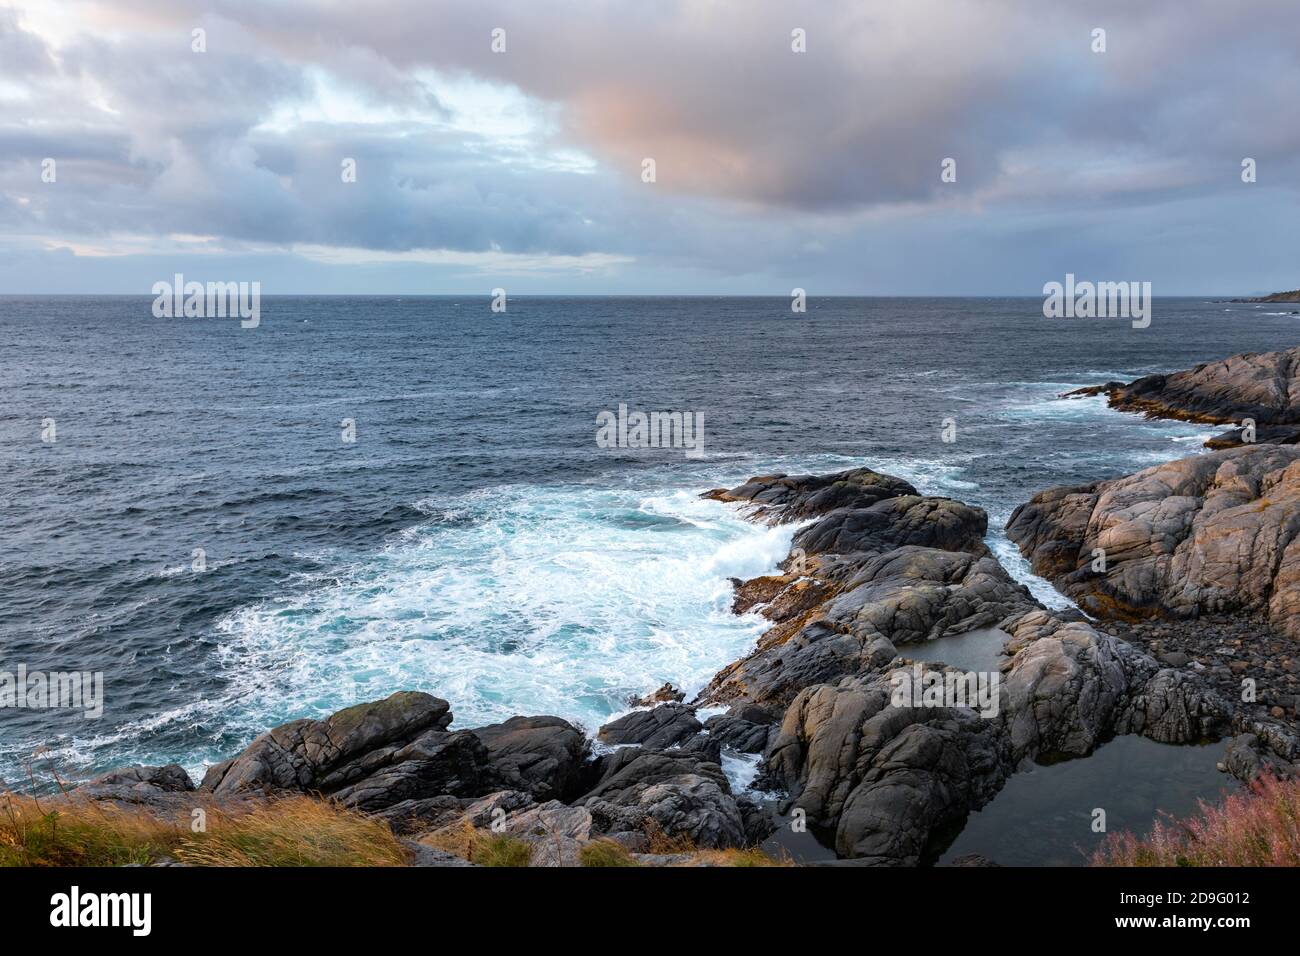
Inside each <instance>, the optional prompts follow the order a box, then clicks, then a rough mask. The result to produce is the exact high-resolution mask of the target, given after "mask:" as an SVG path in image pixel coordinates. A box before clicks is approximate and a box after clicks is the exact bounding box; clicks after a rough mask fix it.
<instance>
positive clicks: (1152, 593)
mask: <svg viewBox="0 0 1300 956" xmlns="http://www.w3.org/2000/svg"><path fill="white" fill-rule="evenodd" d="M1297 359H1300V349H1296V350H1290V351H1288V352H1280V353H1270V354H1269V355H1265V356H1249V355H1248V356H1235V357H1233V358H1232V359H1228V360H1226V361H1224V362H1221V363H1215V364H1214V365H1213V366H1209V365H1206V366H1198V367H1197V368H1196V369H1193V370H1190V371H1189V372H1185V373H1177V374H1175V375H1170V376H1148V377H1147V378H1145V379H1140V380H1138V381H1137V382H1135V383H1130V384H1129V385H1120V384H1119V383H1110V384H1109V385H1107V386H1101V387H1098V389H1094V391H1098V390H1106V391H1107V392H1108V394H1109V395H1110V399H1111V403H1112V404H1113V405H1116V407H1125V408H1129V409H1131V410H1138V411H1143V412H1144V413H1146V414H1148V415H1153V414H1161V415H1168V416H1171V417H1185V418H1193V419H1195V420H1217V421H1228V420H1232V419H1233V418H1234V417H1235V416H1238V415H1241V414H1244V413H1246V412H1249V413H1250V414H1252V415H1255V416H1258V420H1259V421H1260V422H1261V423H1266V424H1281V425H1290V424H1291V423H1292V422H1291V420H1292V419H1293V418H1294V419H1295V421H1296V424H1297V426H1300V380H1297V372H1296V369H1297V368H1298V367H1300V362H1297ZM1293 394H1294V396H1295V397H1294V399H1293V398H1292V396H1293ZM704 496H705V497H708V498H711V499H713V500H716V501H720V502H725V503H730V504H734V505H737V506H739V507H740V508H741V509H742V510H743V511H744V513H745V514H746V515H747V516H748V517H749V518H750V519H752V520H754V521H758V522H763V523H767V524H772V525H775V524H784V523H793V522H797V523H799V524H800V525H801V527H800V528H799V529H798V530H797V531H796V533H795V534H794V535H793V540H792V545H791V549H790V553H789V555H788V556H787V558H786V559H785V560H784V561H783V562H782V564H781V565H780V567H779V569H778V571H779V573H775V574H769V575H763V576H760V577H757V578H753V579H750V580H747V581H740V580H737V581H734V584H735V602H734V610H735V611H736V613H746V612H757V613H759V614H761V615H762V616H764V617H765V618H767V619H768V621H769V622H770V624H771V626H770V627H769V628H768V629H767V630H766V631H765V632H764V634H763V635H762V636H761V637H760V638H759V639H758V641H757V643H756V646H755V647H754V649H753V650H752V651H751V652H750V653H749V654H747V655H746V656H745V657H743V658H741V659H740V660H738V661H735V662H733V663H732V664H730V665H728V666H727V667H725V668H723V669H722V670H721V671H720V672H719V673H718V674H717V675H715V676H714V678H713V679H712V680H711V681H710V682H709V683H708V685H707V686H706V687H704V688H703V689H702V690H701V691H700V692H699V693H698V694H697V695H696V696H695V697H694V699H692V700H691V701H689V702H687V701H686V700H685V695H684V694H682V692H681V691H679V690H678V689H676V688H674V687H672V686H671V685H664V686H663V687H661V688H659V689H658V690H657V691H654V692H652V693H649V694H647V696H646V697H644V698H641V699H639V700H637V701H632V702H630V703H631V704H633V705H634V706H635V708H636V709H633V710H631V711H630V712H629V713H627V714H625V715H623V716H621V717H619V718H617V719H615V720H612V721H611V722H609V723H607V724H606V725H604V726H603V727H601V728H599V730H598V731H597V732H596V734H595V735H594V738H589V737H588V736H587V734H586V733H585V732H584V731H583V730H582V729H581V728H579V727H576V726H574V725H573V724H571V723H569V722H568V721H565V720H563V719H561V718H559V717H553V716H519V717H514V718H512V719H510V720H507V721H505V722H503V723H500V724H494V725H490V726H487V727H479V728H474V729H468V730H463V729H462V730H453V729H452V728H451V725H452V712H451V705H450V704H449V703H448V702H447V701H444V700H440V699H438V698H436V697H433V696H430V695H428V694H425V693H419V692H414V691H402V692H398V693H395V694H393V695H392V696H390V697H388V698H386V699H384V700H381V701H374V702H369V703H364V704H359V705H357V706H355V707H351V708H348V709H346V710H343V711H340V712H338V713H336V714H334V715H332V716H330V717H328V718H326V719H324V720H297V721H292V722H290V723H288V724H285V725H283V726H281V727H277V728H274V729H273V730H270V731H268V732H267V733H265V734H263V735H262V736H261V737H258V738H257V739H256V740H255V741H253V742H252V743H251V744H250V745H249V746H248V747H247V748H246V749H245V750H244V751H243V752H242V753H240V754H239V755H237V756H235V757H234V758H232V759H230V760H226V761H223V762H221V763H219V764H217V765H215V766H213V767H211V768H210V769H209V770H208V772H207V773H206V775H205V776H204V779H203V781H202V782H201V783H200V784H199V785H198V786H196V785H195V784H194V783H193V781H191V780H190V779H189V777H188V776H187V775H186V774H185V772H184V770H182V769H181V768H179V767H177V766H175V765H172V766H168V767H136V768H129V769H126V770H122V771H117V772H114V773H110V774H106V775H104V776H102V777H99V778H97V779H95V780H92V781H90V782H88V783H86V784H84V785H82V786H81V787H79V788H77V789H76V790H75V791H73V792H72V794H71V796H69V797H68V799H77V800H91V801H96V802H107V803H112V804H116V805H119V806H128V807H134V808H139V809H142V810H145V811H147V812H150V813H153V814H157V815H161V816H170V817H176V818H185V817H188V815H189V814H190V813H191V812H192V811H193V808H195V807H196V806H199V807H202V806H210V807H216V808H221V809H225V810H230V809H239V808H254V809H255V808H256V807H257V806H258V805H259V804H261V803H262V802H264V801H268V800H273V799H276V798H279V797H282V796H285V795H293V794H306V795H312V796H317V797H321V798H325V799H328V800H330V801H332V802H333V803H335V804H337V805H338V806H340V807H343V808H345V809H348V810H354V811H358V812H361V813H364V814H367V815H370V816H372V817H375V818H378V819H381V820H384V821H386V823H387V824H388V825H389V826H390V827H391V829H392V830H393V832H394V833H396V834H398V835H399V836H401V837H402V838H403V839H404V840H405V841H406V843H405V845H406V846H407V848H408V850H409V851H410V853H411V854H412V859H413V861H414V862H415V863H416V864H418V865H469V864H468V863H467V861H466V860H465V859H463V858H462V857H461V855H457V854H456V853H454V852H448V851H447V850H446V849H445V847H447V846H449V845H454V844H455V842H456V841H455V839H453V838H454V837H455V836H456V834H463V833H465V832H466V831H467V830H468V831H469V832H471V833H491V834H499V835H505V836H509V837H511V838H514V839H516V840H519V841H522V842H524V843H527V844H528V845H529V846H530V847H531V848H532V849H531V865H550V866H556V865H580V864H581V862H582V860H583V854H584V852H585V849H584V848H588V847H590V846H591V845H592V844H593V842H595V841H606V843H609V844H616V845H617V846H618V847H619V852H620V853H626V854H627V855H628V857H629V859H631V860H633V861H635V862H639V863H643V864H664V863H672V862H682V861H683V860H690V859H692V854H698V853H699V852H700V851H705V850H713V851H725V850H728V849H733V850H734V849H737V848H748V847H755V846H757V845H759V844H761V843H762V842H763V841H764V840H766V839H768V838H769V837H770V836H771V835H772V834H773V833H774V832H775V831H776V830H777V829H778V827H784V826H789V825H790V821H792V820H797V821H800V823H801V825H806V827H807V829H808V830H809V831H811V832H813V833H815V834H817V835H818V836H819V837H820V839H821V840H823V841H824V842H825V843H826V844H828V845H830V846H832V847H833V848H834V852H835V854H836V856H837V857H839V858H840V859H842V860H845V861H851V862H853V863H856V864H861V865H917V864H919V863H920V862H922V861H923V860H925V859H927V858H928V856H927V852H928V851H929V850H930V849H931V848H932V847H933V845H934V842H935V840H936V839H938V838H939V837H940V835H941V834H942V833H944V832H949V833H950V832H951V831H952V829H953V828H954V827H957V826H960V825H961V824H962V822H963V820H964V819H965V817H966V816H967V815H968V814H969V813H971V812H972V811H975V810H978V809H980V808H981V807H983V806H984V805H986V804H987V803H988V802H989V801H990V800H991V799H992V798H993V797H994V796H995V795H996V794H997V793H998V791H999V790H1000V789H1001V787H1002V786H1003V784H1004V783H1005V782H1006V780H1007V779H1008V778H1009V777H1010V776H1011V775H1013V774H1015V773H1017V772H1018V771H1020V770H1023V769H1025V768H1027V767H1029V766H1032V765H1033V764H1034V763H1035V762H1041V761H1053V760H1059V759H1063V758H1071V757H1085V756H1087V755H1088V754H1090V753H1092V752H1093V751H1094V750H1095V749H1096V748H1097V747H1098V746H1100V745H1102V744H1104V743H1105V742H1106V741H1107V740H1109V739H1111V738H1112V737H1113V736H1115V735H1121V734H1138V735H1142V736H1145V737H1149V738H1151V739H1153V740H1156V741H1160V742H1164V743H1170V744H1188V743H1200V742H1204V741H1206V740H1224V741H1226V742H1227V747H1226V749H1225V752H1224V757H1223V760H1222V761H1221V763H1220V769H1222V770H1224V771H1225V772H1227V773H1230V774H1232V775H1234V776H1236V777H1238V778H1239V779H1241V780H1247V781H1248V780H1251V779H1252V778H1253V777H1254V776H1255V775H1257V774H1259V773H1261V772H1263V771H1269V772H1271V773H1273V774H1277V775H1281V776H1291V775H1295V774H1296V773H1297V771H1300V764H1298V763H1297V761H1298V760H1300V736H1298V735H1297V707H1298V706H1300V643H1298V642H1300V447H1294V446H1287V445H1279V444H1254V445H1243V446H1240V447H1232V448H1227V449H1224V450H1219V451H1212V452H1209V453H1206V454H1202V455H1197V456H1193V457H1191V458H1187V459H1183V460H1181V461H1174V462H1170V463H1168V464H1165V465H1160V466H1157V467H1155V468H1150V469H1147V470H1146V471H1143V472H1140V473H1138V474H1136V475H1130V476H1126V477H1122V478H1115V479H1109V480H1106V481H1098V482H1094V483H1092V484H1089V485H1085V486H1080V487H1073V488H1051V489H1047V490H1045V491H1043V492H1040V493H1039V494H1037V495H1035V496H1034V497H1033V498H1032V499H1031V500H1030V501H1028V502H1026V503H1025V504H1024V505H1022V506H1021V507H1020V508H1018V509H1017V510H1016V511H1015V513H1014V514H1013V515H1012V517H1011V520H1010V522H1009V524H1008V529H1007V533H1008V536H1009V537H1010V538H1011V540H1012V541H1013V542H1015V543H1016V544H1017V545H1018V546H1019V547H1020V549H1021V550H1022V552H1023V553H1024V554H1025V556H1026V557H1027V558H1028V559H1029V561H1030V564H1031V566H1032V568H1033V570H1034V572H1035V573H1036V574H1039V575H1041V576H1043V577H1045V578H1047V579H1049V580H1051V581H1052V582H1053V583H1054V584H1055V585H1056V587H1057V588H1058V589H1059V590H1060V591H1061V592H1062V593H1064V594H1066V595H1068V596H1070V597H1071V598H1073V599H1074V600H1075V601H1077V602H1078V605H1079V607H1080V608H1082V610H1083V611H1084V612H1085V614H1079V613H1077V612H1068V613H1066V612H1053V611H1049V610H1047V609H1046V608H1044V607H1043V606H1042V605H1041V604H1039V602H1038V601H1036V600H1035V599H1034V598H1033V596H1032V595H1031V594H1030V592H1029V590H1028V589H1027V588H1026V587H1025V586H1024V585H1022V584H1020V583H1018V582H1017V581H1015V580H1014V579H1013V578H1012V577H1011V575H1010V574H1008V572H1007V571H1006V569H1005V568H1003V566H1002V565H1001V564H1000V563H999V562H998V560H997V559H996V557H994V555H993V554H992V553H991V552H990V551H989V549H988V547H987V546H986V544H985V542H984V539H985V535H986V533H987V531H988V518H987V515H986V514H985V513H984V511H983V510H981V509H979V508H976V507H972V506H969V505H966V504H964V503H962V502H960V501H955V500H953V499H949V498H942V497H933V496H926V495H922V494H920V493H919V492H918V491H917V489H916V488H914V487H913V486H912V485H910V484H909V483H907V482H906V481H903V480H901V479H898V478H894V477H891V476H889V475H883V474H879V473H877V472H874V471H872V470H870V469H867V468H858V469H853V470H850V471H845V472H840V473H837V474H833V475H823V476H814V475H803V476H789V475H782V474H778V475H768V476H760V477H756V478H752V479H750V480H749V481H747V482H746V483H744V484H742V485H740V486H739V487H736V488H731V489H716V490H713V491H709V492H705V493H704ZM974 634H980V635H983V636H984V637H985V638H987V637H988V636H989V635H990V634H991V635H993V636H994V637H995V638H996V643H997V644H998V645H1000V646H999V648H998V651H997V652H991V653H989V654H988V656H987V660H986V661H985V664H984V667H983V670H980V671H978V672H976V671H971V672H967V671H960V670H958V669H956V668H952V667H948V666H947V665H946V664H944V663H943V662H942V661H933V660H931V661H923V660H916V659H914V658H913V657H912V656H910V654H914V653H916V654H919V652H920V649H921V648H923V647H925V646H927V645H929V643H930V642H932V641H935V640H939V639H944V638H947V639H950V640H951V639H954V638H957V639H961V637H962V636H969V635H974ZM972 640H973V638H972ZM949 646H950V645H949ZM976 678H978V679H979V680H984V681H985V683H986V684H987V687H985V689H986V690H989V688H991V690H989V693H988V695H987V697H986V698H985V699H983V700H982V702H981V703H980V704H979V705H976V704H975V702H974V701H972V700H968V699H966V698H965V697H960V696H958V697H957V698H953V697H952V694H953V693H954V692H960V691H961V689H962V688H965V687H969V688H970V689H971V692H972V693H974V692H975V688H976V687H977V685H978V686H985V685H984V684H979V680H976ZM909 681H911V682H914V683H912V684H907V682H909ZM904 684H907V686H915V687H917V688H920V687H922V686H925V687H930V688H934V687H938V688H940V690H941V691H942V693H940V694H937V695H936V696H935V697H934V698H933V699H931V698H927V697H923V696H920V695H917V696H915V697H908V696H907V695H902V696H900V695H899V693H898V688H899V687H900V686H903V685H904ZM1247 685H1249V687H1250V690H1249V692H1248V693H1247V692H1245V691H1244V689H1243V688H1245V687H1246V686H1247ZM945 694H946V695H947V696H944V695H945ZM730 761H738V762H742V763H744V762H748V763H752V764H753V765H754V768H755V773H756V777H755V783H756V790H754V791H750V790H748V789H746V790H745V791H744V792H737V791H736V789H735V788H733V785H732V782H731V778H730V777H729V775H728V773H727V772H725V771H724V764H726V763H728V762H730ZM763 793H767V794H768V795H769V797H768V798H763V796H762V794H763ZM774 794H780V795H782V796H781V797H780V799H779V800H778V799H773V798H772V796H771V795H774ZM665 845H668V846H670V847H674V848H676V849H675V851H674V852H672V853H667V854H665V852H664V849H663V848H664V846H665Z"/></svg>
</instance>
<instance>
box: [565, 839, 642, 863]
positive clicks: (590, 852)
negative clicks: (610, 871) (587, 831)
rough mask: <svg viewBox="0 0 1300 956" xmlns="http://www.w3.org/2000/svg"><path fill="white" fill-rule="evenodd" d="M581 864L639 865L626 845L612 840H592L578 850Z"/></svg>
mask: <svg viewBox="0 0 1300 956" xmlns="http://www.w3.org/2000/svg"><path fill="white" fill-rule="evenodd" d="M578 860H579V861H580V862H581V863H582V865H583V866H640V865H641V864H640V863H638V862H637V860H636V858H635V857H634V856H632V854H631V853H629V852H628V849H627V847H625V846H623V845H622V844H621V843H615V842H614V841H613V840H592V841H591V842H590V843H587V844H584V845H583V847H582V849H581V850H579V851H578Z"/></svg>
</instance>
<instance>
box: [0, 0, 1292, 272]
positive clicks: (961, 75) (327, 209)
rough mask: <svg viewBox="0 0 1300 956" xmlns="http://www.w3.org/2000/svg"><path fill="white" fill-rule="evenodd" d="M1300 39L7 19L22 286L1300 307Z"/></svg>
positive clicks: (600, 22) (1083, 18) (594, 7)
mask: <svg viewBox="0 0 1300 956" xmlns="http://www.w3.org/2000/svg"><path fill="white" fill-rule="evenodd" d="M1098 30H1104V31H1105V32H1104V50H1099V49H1098V46H1099V39H1098V35H1097V33H1096V31H1098ZM196 31H201V32H199V33H196ZM494 38H495V39H494ZM799 38H802V42H800V40H799ZM1298 39H1300V3H1297V2H1295V0H1233V2H1225V0H1141V2H1136V0H906V2H902V0H815V2H811V0H810V2H804V3H798V2H791V0H784V2H781V0H653V2H652V0H639V2H638V0H582V2H577V0H572V2H571V0H517V2H516V0H458V2H447V0H394V2H386V0H370V2H365V3H361V2H357V0H311V2H307V0H280V2H277V0H255V2H233V0H232V2H222V0H205V2H198V0H194V2H191V0H129V2H128V0H122V2H111V0H93V2H77V0H26V2H20V3H17V4H8V5H7V4H6V0H0V294H18V293H134V294H140V295H146V294H149V291H150V289H151V287H152V285H153V283H155V282H157V281H159V280H163V279H170V277H171V276H172V275H173V274H175V273H177V272H180V273H183V274H184V275H185V277H186V279H192V280H199V281H258V282H260V283H261V287H262V292H263V294H277V293H280V294H306V293H317V294H335V293H340V294H341V293H359V294H407V295H410V294H420V293H428V294H439V293H455V294H467V293H481V294H485V295H486V294H488V293H489V292H490V291H491V290H492V289H494V288H505V289H507V290H508V291H509V292H511V293H515V294H544V293H556V294H559V293H565V294H587V295H599V294H710V295H712V294H717V295H724V294H746V295H784V296H788V295H790V293H791V290H792V289H794V288H803V289H806V290H807V293H808V295H809V296H816V295H1039V294H1041V291H1042V286H1043V284H1044V283H1046V282H1049V281H1054V280H1055V281H1060V280H1062V279H1063V278H1064V276H1065V274H1066V273H1074V274H1075V275H1077V276H1078V277H1079V278H1080V279H1090V280H1095V281H1122V280H1130V281H1149V282H1151V283H1152V286H1153V291H1154V292H1155V294H1156V295H1158V296H1159V295H1213V294H1225V295H1226V294H1249V293H1257V292H1271V291H1278V290H1283V289H1295V288H1298V287H1300V260H1298V259H1297V256H1296V251H1297V242H1296V239H1297V229H1298V228H1300V216H1298V215H1297V213H1300V204H1298V203H1297V196H1298V195H1300V109H1297V106H1296V93H1297V90H1300V43H1297V40H1298ZM800 46H802V50H799V49H796V48H797V47H800ZM200 47H201V49H199V48H200ZM494 47H495V49H494ZM1248 158H1249V159H1251V160H1253V161H1254V168H1255V181H1254V182H1244V181H1243V167H1242V163H1243V161H1244V160H1246V159H1248ZM647 159H650V160H653V163H654V167H653V172H654V175H653V177H652V181H647V180H648V179H651V177H648V176H647V174H646V171H645V170H646V162H645V161H646V160H647ZM945 160H952V161H953V162H952V163H950V164H949V167H948V168H950V169H955V181H944V177H943V176H942V173H943V171H944V163H945ZM51 161H52V162H51ZM348 161H351V162H352V163H354V164H355V173H356V175H355V181H345V180H346V179H347V178H348V177H347V176H345V166H346V165H347V163H348ZM948 178H949V179H951V178H952V177H951V176H950V177H948ZM51 180H52V181H51Z"/></svg>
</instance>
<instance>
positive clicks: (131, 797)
mask: <svg viewBox="0 0 1300 956" xmlns="http://www.w3.org/2000/svg"><path fill="white" fill-rule="evenodd" d="M193 793H194V781H192V780H191V779H190V776H189V774H187V773H186V772H185V770H184V769H183V768H182V767H181V766H180V765H179V764H174V763H172V764H167V765H166V766H163V767H140V766H136V767H125V768H123V769H120V770H113V771H110V772H109V773H106V774H103V775H101V776H98V777H95V778H94V779H93V780H88V781H86V782H85V783H83V784H81V785H80V786H78V787H77V788H76V789H74V790H72V791H71V796H72V797H74V798H77V799H85V800H94V801H96V802H102V803H117V804H122V805H131V806H138V807H145V808H148V809H150V810H152V811H154V812H155V813H158V814H161V815H166V816H172V815H175V814H181V815H187V814H188V813H189V811H190V810H191V809H193V808H194V807H195V806H197V805H198V803H199V802H200V801H197V800H195V799H194V796H193Z"/></svg>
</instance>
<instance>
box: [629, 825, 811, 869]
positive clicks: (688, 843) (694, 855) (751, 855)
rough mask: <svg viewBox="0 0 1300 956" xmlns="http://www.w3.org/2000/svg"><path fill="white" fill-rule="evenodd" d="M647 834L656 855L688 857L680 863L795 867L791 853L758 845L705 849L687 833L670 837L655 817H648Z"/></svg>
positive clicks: (650, 849) (650, 848)
mask: <svg viewBox="0 0 1300 956" xmlns="http://www.w3.org/2000/svg"><path fill="white" fill-rule="evenodd" d="M645 834H646V837H647V839H648V840H649V847H648V851H649V852H650V853H653V854H656V855H668V856H681V855H686V856H689V857H690V859H689V860H684V861H683V862H682V863H680V864H678V865H680V866H795V865H796V864H795V862H794V861H793V860H791V859H790V858H789V857H788V856H786V857H783V858H781V859H777V858H775V857H773V856H769V855H768V854H767V853H766V852H764V851H763V850H760V849H759V848H758V847H756V846H754V847H748V848H746V849H743V850H702V849H700V848H699V847H698V846H696V845H695V841H694V840H692V839H691V838H690V837H688V836H683V835H678V836H674V837H670V836H668V834H666V833H665V832H664V831H663V828H662V827H660V826H659V824H658V823H657V822H656V821H654V820H648V821H647V822H646V825H645Z"/></svg>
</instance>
